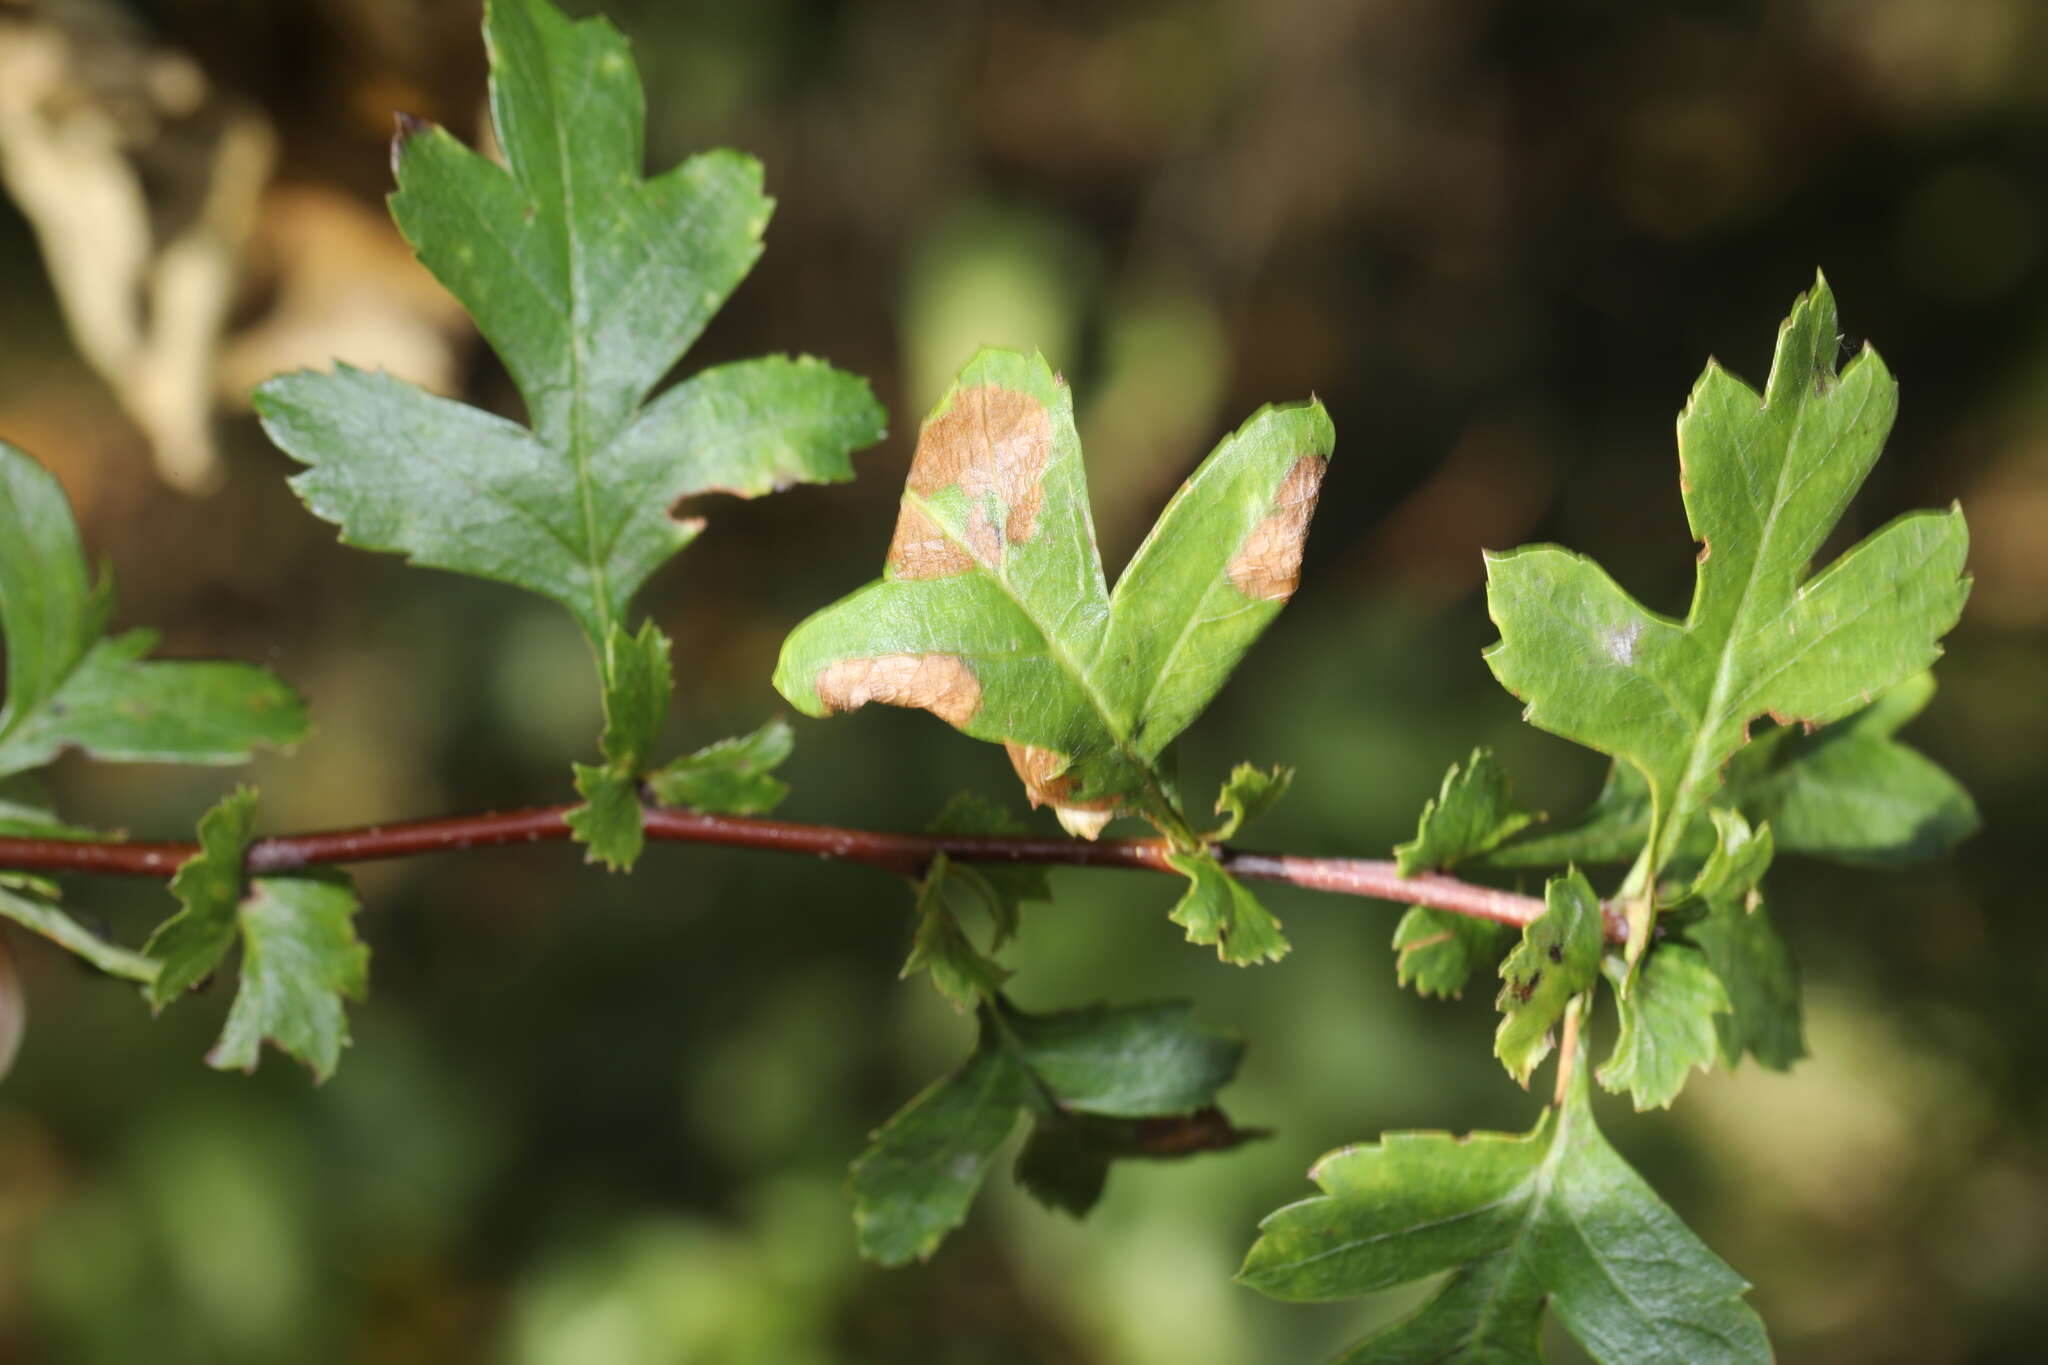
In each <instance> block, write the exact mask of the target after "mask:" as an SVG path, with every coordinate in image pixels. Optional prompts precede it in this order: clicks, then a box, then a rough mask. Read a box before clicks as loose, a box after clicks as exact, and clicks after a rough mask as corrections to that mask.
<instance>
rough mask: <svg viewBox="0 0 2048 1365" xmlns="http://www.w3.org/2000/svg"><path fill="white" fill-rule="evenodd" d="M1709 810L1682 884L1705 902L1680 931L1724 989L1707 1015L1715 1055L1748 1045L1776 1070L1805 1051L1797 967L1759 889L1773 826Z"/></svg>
mask: <svg viewBox="0 0 2048 1365" xmlns="http://www.w3.org/2000/svg"><path fill="white" fill-rule="evenodd" d="M1709 814H1710V815H1712V816H1713V825H1714V829H1715V833H1716V836H1717V841H1716V844H1715V847H1714V851H1713V853H1712V854H1711V855H1710V856H1709V857H1708V859H1707V862H1706V865H1705V866H1704V867H1702V868H1701V869H1700V874H1699V876H1698V877H1696V878H1695V879H1694V880H1693V883H1692V885H1691V887H1690V888H1688V890H1687V895H1688V897H1689V898H1690V899H1691V900H1692V901H1694V902H1697V903H1698V904H1699V905H1703V906H1704V907H1705V908H1704V910H1703V911H1701V910H1699V909H1698V908H1694V909H1693V910H1692V911H1691V913H1690V915H1689V916H1688V921H1687V923H1686V924H1685V926H1684V930H1683V932H1684V936H1685V939H1686V940H1687V941H1688V942H1690V943H1691V944H1693V945H1694V946H1695V947H1696V948H1697V949H1698V950H1699V952H1700V953H1701V954H1703V955H1704V960H1705V962H1706V964H1707V966H1708V967H1709V968H1710V969H1711V970H1712V971H1713V973H1714V975H1715V977H1716V978H1717V979H1718V980H1719V982H1720V984H1721V987H1722V989H1723V990H1724V991H1725V992H1726V1000H1727V1006H1726V1010H1725V1012H1722V1013H1718V1014H1715V1015H1713V1025H1714V1029H1715V1033H1716V1036H1717V1040H1718V1043H1719V1047H1720V1054H1721V1057H1722V1060H1724V1061H1725V1062H1727V1063H1728V1065H1730V1066H1733V1065H1735V1064H1736V1063H1737V1062H1739V1061H1741V1060H1742V1056H1743V1053H1745V1052H1749V1053H1753V1054H1754V1055H1755V1056H1756V1059H1757V1060H1758V1061H1759V1062H1760V1063H1762V1064H1763V1065H1765V1066H1768V1067H1771V1068H1772V1069H1774V1070H1779V1071H1782V1070H1784V1069H1785V1068H1787V1067H1789V1066H1791V1065H1792V1063H1793V1062H1795V1061H1798V1060H1799V1058H1801V1057H1803V1056H1805V1055H1806V1046H1805V1043H1804V1042H1803V1041H1802V1038H1801V1032H1802V1030H1801V1026H1800V1017H1799V977H1798V973H1797V970H1796V969H1795V968H1794V966H1793V963H1792V955H1791V953H1790V952H1788V951H1787V950H1786V948H1785V944H1784V941H1783V940H1782V939H1780V938H1779V937H1778V933H1777V930H1776V929H1775V928H1773V927H1772V925H1771V921H1770V918H1769V916H1768V915H1766V914H1765V913H1764V905H1763V894H1762V892H1761V891H1760V890H1759V889H1758V884H1759V882H1760V881H1761V880H1762V878H1763V875H1764V872H1765V870H1766V869H1767V868H1769V866H1770V863H1771V856H1772V852H1773V848H1774V841H1773V837H1772V836H1773V833H1774V831H1773V830H1772V828H1771V827H1770V826H1769V825H1765V826H1762V827H1761V828H1758V829H1754V830H1752V829H1751V828H1750V826H1749V822H1748V821H1746V820H1744V819H1743V818H1742V817H1741V816H1740V815H1739V814H1737V813H1735V812H1733V811H1723V810H1715V811H1711V812H1709ZM1669 946H1670V945H1668V944H1667V945H1666V947H1667V948H1668V947H1669ZM1657 951H1658V952H1663V951H1665V949H1663V948H1660V949H1658V950H1657Z"/></svg>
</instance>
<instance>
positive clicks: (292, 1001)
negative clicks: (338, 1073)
mask: <svg viewBox="0 0 2048 1365" xmlns="http://www.w3.org/2000/svg"><path fill="white" fill-rule="evenodd" d="M356 907H357V901H356V894H355V888H354V887H353V886H352V885H350V883H349V880H348V878H347V877H345V876H343V875H342V874H340V873H338V872H322V873H302V874H299V875H295V876H290V877H258V878H256V879H255V880H253V881H252V882H250V884H249V893H248V895H247V896H246V897H244V898H243V900H242V903H241V905H240V907H239V908H238V909H237V911H236V918H237V920H238V922H239V923H240V926H241V931H242V979H241V984H240V986H239V987H237V989H236V991H235V1003H234V1004H233V1006H231V1007H230V1008H229V1010H228V1019H227V1024H226V1026H225V1027H224V1028H222V1030H221V1035H220V1041H219V1042H217V1043H215V1044H214V1047H213V1050H212V1051H211V1052H209V1053H207V1054H206V1060H207V1064H208V1065H210V1066H215V1067H219V1068H220V1069H222V1070H227V1069H229V1068H235V1067H239V1068H240V1069H241V1070H243V1071H254V1070H255V1069H256V1058H257V1053H258V1051H259V1050H260V1049H261V1047H262V1044H263V1043H264V1041H265V1040H268V1041H270V1042H272V1043H274V1044H276V1045H277V1046H278V1047H280V1048H283V1049H284V1050H285V1051H286V1052H288V1053H290V1054H291V1055H292V1056H294V1057H296V1058H298V1059H299V1060H300V1061H302V1062H304V1063H305V1064H306V1065H307V1066H309V1067H311V1068H312V1069H313V1074H314V1076H316V1077H318V1078H319V1079H320V1080H323V1081H324V1080H326V1079H327V1078H328V1077H329V1076H331V1075H332V1074H334V1067H335V1064H336V1063H338V1062H339V1061H340V1060H341V1050H342V1048H344V1047H346V1046H347V1045H348V1019H347V1016H346V1015H345V1014H344V1012H343V1010H342V1003H341V1002H342V999H343V997H347V998H349V999H351V1000H360V999H362V998H363V992H364V991H365V990H367V989H368V988H369V978H370V950H369V949H368V948H366V947H364V946H363V944H362V943H361V941H360V940H358V939H357V938H356V931H355V912H356Z"/></svg>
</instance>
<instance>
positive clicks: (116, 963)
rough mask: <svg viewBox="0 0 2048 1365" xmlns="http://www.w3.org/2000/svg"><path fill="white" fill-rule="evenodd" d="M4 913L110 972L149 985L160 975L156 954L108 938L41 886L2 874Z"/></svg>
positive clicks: (0, 902) (0, 900)
mask: <svg viewBox="0 0 2048 1365" xmlns="http://www.w3.org/2000/svg"><path fill="white" fill-rule="evenodd" d="M0 916H5V917H6V918H8V919H11V920H13V921H14V922H15V923H16V924H19V925H20V926H21V927H22V928H24V929H27V930H28V931H29V932H30V933H34V934H40V935H42V936H43V937H44V938H46V939H48V940H50V942H52V943H54V944H56V945H57V946H58V947H60V948H64V949H67V950H68V951H70V952H72V953H75V954H77V955H78V956H79V957H81V958H84V959H85V960H86V961H87V962H90V963H91V964H92V965H93V966H95V967H97V968H99V969H100V970H101V971H103V972H105V973H107V974H108V975H109V976H118V977H121V978H123V979H125V980H128V981H134V982H138V983H140V984H141V985H143V986H144V987H145V988H147V987H148V986H149V983H150V982H152V981H153V980H155V979H156V974H157V970H158V968H157V963H156V960H155V959H154V958H151V957H148V956H145V955H144V954H142V953H138V952H134V951H132V950H130V949H127V948H123V947H121V946H120V945H119V944H117V943H109V942H107V941H106V940H105V939H103V938H101V937H100V936H99V935H98V934H95V933H94V932H92V930H90V929H88V928H86V927H85V926H84V925H82V924H80V923H79V922H78V921H77V920H75V919H73V918H71V916H69V915H67V914H65V913H64V911H63V910H62V908H60V907H59V906H57V905H55V904H53V903H52V898H51V897H49V896H46V895H43V894H41V891H40V890H39V889H32V888H27V887H20V886H16V885H13V884H12V883H11V880H10V879H8V878H5V877H0Z"/></svg>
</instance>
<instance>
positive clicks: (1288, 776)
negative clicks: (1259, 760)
mask: <svg viewBox="0 0 2048 1365" xmlns="http://www.w3.org/2000/svg"><path fill="white" fill-rule="evenodd" d="M1293 782H1294V769H1292V768H1261V767H1258V766H1257V765H1256V764H1251V763H1240V764H1238V765H1237V766H1236V767H1235V768H1232V769H1231V770H1230V780H1229V781H1227V782H1225V783H1224V784H1223V790H1222V791H1221V792H1219V793H1217V796H1216V813H1217V814H1218V815H1220V816H1222V817H1223V823H1222V824H1221V825H1219V826H1217V827H1216V829H1215V830H1213V831H1211V832H1210V834H1209V838H1210V839H1211V840H1212V841H1214V842H1216V843H1219V844H1220V843H1227V842H1228V841H1229V840H1232V839H1235V838H1236V837H1237V832H1238V831H1239V830H1241V829H1243V828H1244V827H1245V824H1246V823H1247V822H1248V821H1252V820H1256V819H1258V818H1259V817H1260V816H1261V815H1264V814H1265V813H1266V812H1267V811H1269V810H1271V809H1272V808H1273V807H1274V806H1275V805H1276V804H1278V802H1279V800H1280V798H1281V797H1283V796H1285V795H1287V788H1288V787H1289V786H1290V785H1292V784H1293Z"/></svg>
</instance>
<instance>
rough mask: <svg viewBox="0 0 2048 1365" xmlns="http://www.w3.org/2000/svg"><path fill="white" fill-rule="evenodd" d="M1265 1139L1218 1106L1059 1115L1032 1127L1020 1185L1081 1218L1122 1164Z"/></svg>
mask: <svg viewBox="0 0 2048 1365" xmlns="http://www.w3.org/2000/svg"><path fill="white" fill-rule="evenodd" d="M1265 1136H1266V1134H1265V1133H1264V1132H1262V1131H1260V1130H1258V1129H1246V1128H1239V1127H1237V1126H1236V1125H1235V1124H1233V1123H1231V1121H1230V1119H1229V1117H1228V1116H1227V1115H1226V1114H1224V1112H1223V1111H1222V1110H1221V1109H1218V1108H1216V1107H1215V1106H1214V1105H1211V1106H1209V1107H1208V1108H1206V1109H1198V1110H1196V1111H1195V1112H1194V1113H1192V1114H1171V1115H1167V1116H1165V1117H1161V1118H1147V1119H1106V1118H1098V1117H1096V1116H1094V1115H1092V1114H1069V1113H1064V1112H1057V1113H1052V1114H1047V1115H1043V1116H1041V1117H1040V1118H1039V1120H1038V1122H1037V1123H1036V1124H1034V1125H1032V1129H1031V1136H1030V1137H1028V1138H1026V1139H1025V1141H1024V1148H1023V1150H1022V1151H1020V1152H1019V1153H1018V1154H1017V1167H1016V1177H1017V1183H1018V1184H1020V1185H1022V1186H1023V1187H1024V1188H1025V1189H1026V1190H1027V1191H1029V1192H1030V1194H1031V1197H1032V1198H1034V1199H1036V1200H1037V1201H1038V1202H1039V1203H1041V1204H1043V1205H1045V1206H1046V1207H1047V1208H1052V1209H1058V1210H1060V1211H1061V1212H1062V1213H1068V1214H1072V1215H1073V1216H1074V1217H1076V1218H1079V1217H1081V1216H1082V1215H1083V1214H1085V1213H1087V1212H1088V1211H1089V1210H1090V1209H1092V1208H1094V1207H1095V1205H1096V1204H1097V1203H1098V1202H1099V1201H1100V1200H1101V1198H1102V1191H1103V1187H1104V1186H1105V1185H1106V1184H1107V1183H1108V1181H1109V1167H1110V1163H1111V1162H1114V1161H1116V1160H1118V1159H1119V1158H1125V1157H1150V1158H1154V1159H1161V1158H1164V1159H1173V1158H1178V1157H1187V1156H1195V1155H1197V1154H1198V1153H1201V1152H1224V1151H1229V1150H1230V1149H1231V1148H1233V1147H1240V1146H1243V1145H1244V1144H1245V1143H1247V1142H1251V1141H1255V1140H1256V1139H1258V1138H1262V1137H1265Z"/></svg>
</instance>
